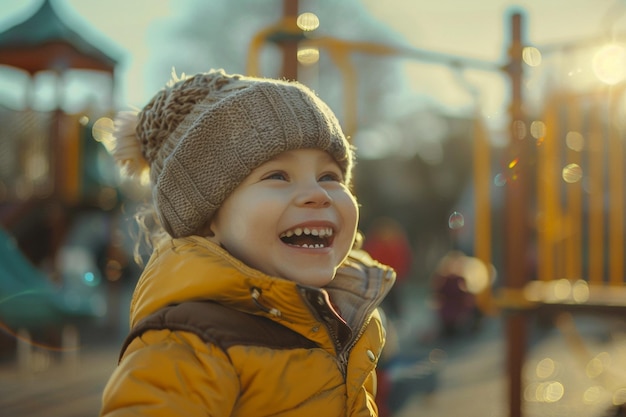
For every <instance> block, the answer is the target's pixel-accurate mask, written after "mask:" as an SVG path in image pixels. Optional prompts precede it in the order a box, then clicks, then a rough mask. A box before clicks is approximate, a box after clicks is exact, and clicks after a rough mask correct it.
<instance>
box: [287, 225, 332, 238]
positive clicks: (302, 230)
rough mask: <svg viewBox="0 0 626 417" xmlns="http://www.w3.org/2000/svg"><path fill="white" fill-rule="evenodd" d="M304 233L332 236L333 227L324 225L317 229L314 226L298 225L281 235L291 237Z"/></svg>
mask: <svg viewBox="0 0 626 417" xmlns="http://www.w3.org/2000/svg"><path fill="white" fill-rule="evenodd" d="M303 234H304V235H313V236H319V237H325V236H332V235H333V229H331V228H330V227H322V228H317V229H315V228H312V227H311V228H310V227H296V228H295V229H293V230H287V231H286V232H284V233H282V234H281V235H280V237H291V236H293V235H296V236H302V235H303Z"/></svg>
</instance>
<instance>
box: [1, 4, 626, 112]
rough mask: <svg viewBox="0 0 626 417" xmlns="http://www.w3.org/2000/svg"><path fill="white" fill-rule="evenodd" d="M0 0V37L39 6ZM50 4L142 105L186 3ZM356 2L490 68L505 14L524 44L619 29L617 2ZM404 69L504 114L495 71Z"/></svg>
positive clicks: (417, 85) (415, 82)
mask: <svg viewBox="0 0 626 417" xmlns="http://www.w3.org/2000/svg"><path fill="white" fill-rule="evenodd" d="M0 1H1V3H2V12H0V31H2V30H4V29H7V28H8V27H10V26H11V25H13V24H15V22H16V21H19V20H20V19H23V18H25V17H26V16H27V15H28V14H29V13H32V11H33V10H34V9H35V8H36V7H37V6H38V5H39V4H40V0H0ZM54 1H56V2H59V3H62V4H63V6H64V7H66V8H68V9H71V10H73V11H75V13H76V15H75V16H73V18H74V19H78V20H80V21H81V24H83V25H89V26H91V27H92V28H93V29H94V31H95V34H93V35H92V36H95V37H94V39H100V40H102V41H104V42H105V43H108V42H110V44H111V45H112V46H113V48H114V50H117V51H120V53H121V56H122V61H121V63H120V66H119V69H118V74H117V78H118V79H117V82H118V83H119V84H120V85H121V98H120V101H121V102H124V103H128V104H130V105H134V106H141V105H143V104H145V102H147V100H148V99H149V97H150V96H151V95H152V94H153V93H154V91H153V90H152V91H151V90H150V88H149V86H151V84H150V83H148V80H147V79H146V66H147V65H148V63H149V61H150V53H151V51H152V50H154V46H155V45H154V44H153V43H152V42H153V35H154V34H155V33H156V32H158V30H159V28H160V27H161V25H162V24H163V22H164V21H165V19H167V18H168V17H169V16H172V15H173V14H175V13H176V12H177V11H176V10H174V7H178V8H180V7H186V4H187V3H188V2H187V1H186V0H176V1H172V0H132V1H129V0H107V1H101V0H54ZM259 1H266V2H267V3H268V4H273V5H278V7H280V5H281V4H282V2H281V1H277V0H259ZM309 1H311V0H309ZM303 3H304V2H301V5H302V4H303ZM362 3H363V4H364V6H365V7H366V8H367V10H369V12H370V13H371V14H372V15H373V16H374V17H375V18H377V19H380V21H382V22H384V23H385V24H387V25H388V26H389V28H390V29H391V30H392V31H394V32H395V33H396V34H397V35H398V37H399V38H402V39H403V40H404V41H406V42H408V44H410V45H412V46H414V47H415V48H418V49H420V50H426V51H436V52H439V53H445V54H450V55H452V56H455V57H460V58H461V59H463V58H474V59H478V60H482V61H486V62H492V63H495V64H500V63H504V62H505V59H506V47H505V45H506V39H507V37H508V36H509V28H508V18H507V16H509V15H510V13H511V10H521V11H523V13H524V22H525V25H524V28H525V38H526V41H527V42H528V43H529V44H532V45H537V46H545V45H551V46H554V45H564V44H567V43H577V42H581V41H585V40H588V39H595V38H598V37H605V38H606V39H607V40H608V39H609V38H610V37H611V36H613V35H614V34H615V33H616V32H619V30H620V28H625V29H626V19H624V16H625V14H624V12H625V11H626V1H625V0H519V1H517V2H513V1H510V0H476V1H467V0H437V1H420V0H385V1H380V0H362ZM274 7H276V6H274ZM624 32H625V33H626V31H624ZM405 66H406V72H407V74H408V79H409V82H410V86H409V88H411V89H413V90H415V91H416V92H419V93H420V94H424V95H432V96H433V97H435V101H437V102H438V103H440V104H441V105H442V106H444V107H450V108H453V107H455V106H457V107H464V106H465V107H466V106H467V105H468V104H471V103H472V102H474V101H475V100H479V103H480V105H481V107H482V108H483V111H484V112H485V113H486V116H487V117H491V116H492V115H494V116H495V115H497V114H498V113H501V112H502V111H505V110H504V106H503V103H504V102H505V101H506V97H507V93H506V88H507V85H506V82H507V81H506V79H505V78H504V77H503V76H502V74H501V73H498V74H494V73H490V72H488V71H487V72H485V71H482V70H472V69H471V68H470V69H469V70H466V71H464V72H463V73H462V77H461V78H459V74H458V73H456V72H454V71H450V70H449V69H447V68H442V67H441V66H440V65H436V64H432V63H429V62H423V61H416V60H407V61H406V63H405ZM587 72H589V68H588V65H587V63H586V62H585V63H579V62H574V63H568V66H567V67H564V68H563V69H562V74H561V75H562V76H563V77H565V78H570V79H572V78H574V80H573V81H574V82H576V79H575V77H583V76H584V75H585V73H587ZM0 76H1V74H0ZM558 76H559V74H557V77H558ZM0 81H1V80H0ZM463 85H465V87H464V86H463ZM469 91H474V93H475V92H478V93H477V95H476V94H472V93H468V92H469Z"/></svg>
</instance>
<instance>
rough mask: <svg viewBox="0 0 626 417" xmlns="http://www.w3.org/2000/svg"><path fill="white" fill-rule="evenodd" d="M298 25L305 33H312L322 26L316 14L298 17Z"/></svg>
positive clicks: (307, 13) (305, 14) (304, 14)
mask: <svg viewBox="0 0 626 417" xmlns="http://www.w3.org/2000/svg"><path fill="white" fill-rule="evenodd" d="M296 24H297V25H298V27H299V28H300V29H302V30H304V31H305V32H310V31H312V30H315V29H317V28H318V27H319V26H320V19H319V18H318V17H317V15H316V14H315V13H310V12H306V13H302V14H300V15H299V16H298V18H297V19H296Z"/></svg>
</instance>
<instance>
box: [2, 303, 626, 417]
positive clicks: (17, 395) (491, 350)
mask: <svg viewBox="0 0 626 417" xmlns="http://www.w3.org/2000/svg"><path fill="white" fill-rule="evenodd" d="M414 300H415V303H414V305H413V307H412V308H413V310H412V311H411V312H410V314H409V316H408V317H409V318H407V319H406V320H405V321H404V322H402V323H400V324H399V334H400V340H401V342H402V345H403V347H404V350H405V351H406V353H409V354H411V355H415V356H417V357H418V358H421V359H423V360H422V361H421V362H416V363H417V365H416V366H414V367H409V368H406V367H405V368H402V369H400V368H398V370H397V371H398V372H404V373H405V375H412V379H408V381H409V382H410V383H408V384H407V385H406V387H408V389H409V390H410V391H409V393H408V395H407V399H406V402H404V403H403V405H402V407H400V409H399V410H398V412H397V413H395V415H394V417H414V416H428V417H437V416H446V417H448V416H463V417H506V416H507V415H508V412H507V405H506V378H505V374H504V369H505V367H504V341H503V339H502V323H501V320H500V318H498V317H496V318H492V319H488V320H487V321H486V322H485V323H484V326H483V328H482V329H481V330H480V331H479V332H477V333H476V334H474V335H471V336H470V335H465V336H462V337H458V338H452V339H437V338H433V339H429V337H428V336H429V335H430V334H431V329H432V323H433V322H432V312H431V311H430V310H429V309H428V300H427V299H425V298H424V297H422V299H415V298H414ZM576 326H577V332H575V333H572V332H571V331H570V332H565V333H563V331H560V330H559V329H556V328H550V329H545V330H543V331H541V332H535V337H534V340H533V343H532V349H531V351H530V356H529V359H528V363H527V366H526V371H525V377H526V381H527V389H526V393H525V398H526V402H525V410H526V416H527V417H557V416H567V417H578V416H580V417H582V416H585V417H594V416H597V417H608V415H609V414H608V413H607V410H608V409H609V406H610V404H611V401H612V398H613V397H619V398H625V397H626V375H625V374H626V332H625V331H624V329H625V328H624V326H623V323H622V322H619V321H615V320H599V319H586V318H585V319H583V320H577V321H576ZM577 336H581V337H582V341H583V344H581V343H580V340H579V339H577ZM118 346H119V344H118V343H117V341H116V340H113V341H110V342H109V343H107V344H105V345H104V346H103V345H100V346H97V345H95V344H89V343H88V342H85V345H84V346H83V347H82V349H81V351H80V354H79V355H78V356H77V357H74V358H72V357H71V356H69V357H65V358H64V357H63V356H62V355H60V354H58V353H52V354H49V353H48V354H46V353H45V352H46V351H43V350H37V351H36V352H38V353H37V355H36V358H37V359H36V362H37V363H38V366H36V368H39V369H35V370H32V371H31V372H20V369H19V367H18V364H17V362H7V361H5V362H4V363H2V362H0V416H11V417H13V416H19V417H40V416H41V417H43V416H45V417H57V416H58V417H60V416H63V417H74V416H76V417H78V416H81V417H85V416H95V415H97V413H98V410H99V407H100V395H101V392H102V389H103V387H104V385H105V383H106V380H107V379H108V377H109V375H110V373H111V372H112V370H113V368H114V367H115V362H116V358H117V349H118ZM429 354H431V357H433V358H435V359H436V363H433V362H428V356H429ZM432 370H436V372H435V373H429V372H430V371H432ZM622 370H624V371H622ZM400 390H401V389H400V388H398V389H397V390H396V393H399V392H400Z"/></svg>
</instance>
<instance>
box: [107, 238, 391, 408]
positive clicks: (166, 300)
mask: <svg viewBox="0 0 626 417" xmlns="http://www.w3.org/2000/svg"><path fill="white" fill-rule="evenodd" d="M394 279H395V273H394V272H393V271H392V270H391V269H390V268H388V267H385V266H382V265H380V264H378V263H377V262H375V261H372V260H371V258H369V256H367V255H366V254H364V253H363V252H360V251H355V252H354V253H353V254H352V255H351V256H350V257H349V258H348V260H347V261H346V262H345V264H344V265H343V266H342V267H341V268H340V271H339V273H338V274H337V276H336V277H335V279H334V280H333V281H332V283H331V284H330V285H328V286H327V287H326V288H324V289H319V288H312V287H304V286H301V285H298V284H296V283H294V282H292V281H288V280H285V279H281V278H276V277H271V276H268V275H264V274H262V273H261V272H259V271H257V270H255V269H252V268H249V267H247V266H246V265H244V264H243V263H241V262H239V261H238V260H237V259H235V258H233V257H232V256H230V255H229V254H228V253H227V252H226V251H224V250H223V249H221V248H220V247H219V246H217V245H215V244H213V243H211V242H209V241H208V240H206V239H203V238H200V237H188V238H182V239H174V240H168V241H166V242H164V243H162V244H161V245H160V246H159V247H157V248H156V249H155V251H154V253H153V255H152V257H151V259H150V261H149V263H148V265H147V266H146V269H145V271H144V273H143V275H142V276H141V278H140V280H139V282H138V284H137V288H136V290H135V294H134V296H133V300H132V304H131V327H134V326H136V325H137V323H139V322H140V321H141V320H142V319H144V318H146V317H148V316H150V315H152V314H153V313H155V312H157V311H159V310H161V309H163V308H164V307H166V306H169V305H173V304H179V303H182V302H185V301H190V300H213V301H215V302H217V303H219V304H221V305H224V306H226V307H229V308H233V309H236V310H238V311H242V312H245V313H249V314H254V315H258V316H263V317H266V318H269V319H271V320H272V321H274V322H277V323H279V324H281V325H283V326H285V327H287V328H289V329H291V330H293V331H295V332H297V333H299V334H301V335H303V336H305V337H306V338H307V339H310V340H311V341H313V342H314V343H315V344H317V347H314V348H297V349H271V348H269V347H265V346H249V345H234V346H231V347H229V348H228V349H227V350H226V351H224V350H222V349H221V348H219V347H217V346H216V345H213V344H211V343H205V342H204V341H203V340H202V339H201V338H200V337H199V336H197V335H196V334H194V333H193V332H188V331H183V330H169V329H156V330H148V331H146V332H145V333H143V334H142V335H141V336H140V337H137V338H135V339H134V340H132V341H131V342H130V344H129V345H128V347H127V348H126V350H125V351H124V353H123V356H122V358H121V360H120V363H119V365H118V367H117V368H116V370H115V371H114V373H113V375H112V376H111V378H110V380H109V382H108V384H107V386H106V388H105V391H104V394H103V406H102V410H101V414H100V415H101V416H107V417H122V416H167V417H171V416H186V417H194V416H220V417H223V416H242V417H251V416H255V417H262V416H274V417H278V416H294V417H295V416H297V417H308V416H311V417H320V416H324V417H332V416H375V415H377V411H376V405H375V403H374V398H375V394H376V376H375V366H376V363H377V361H378V358H379V357H380V355H381V351H382V348H383V345H384V329H383V327H382V324H381V320H380V315H379V314H378V312H377V310H376V307H377V306H378V304H379V303H380V301H381V299H382V298H383V297H384V295H385V294H386V293H387V292H388V291H389V288H390V287H391V286H392V285H393V281H394ZM330 300H332V305H331V303H330ZM335 311H340V312H341V316H339V315H337V314H336V313H335ZM344 320H345V321H344Z"/></svg>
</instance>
